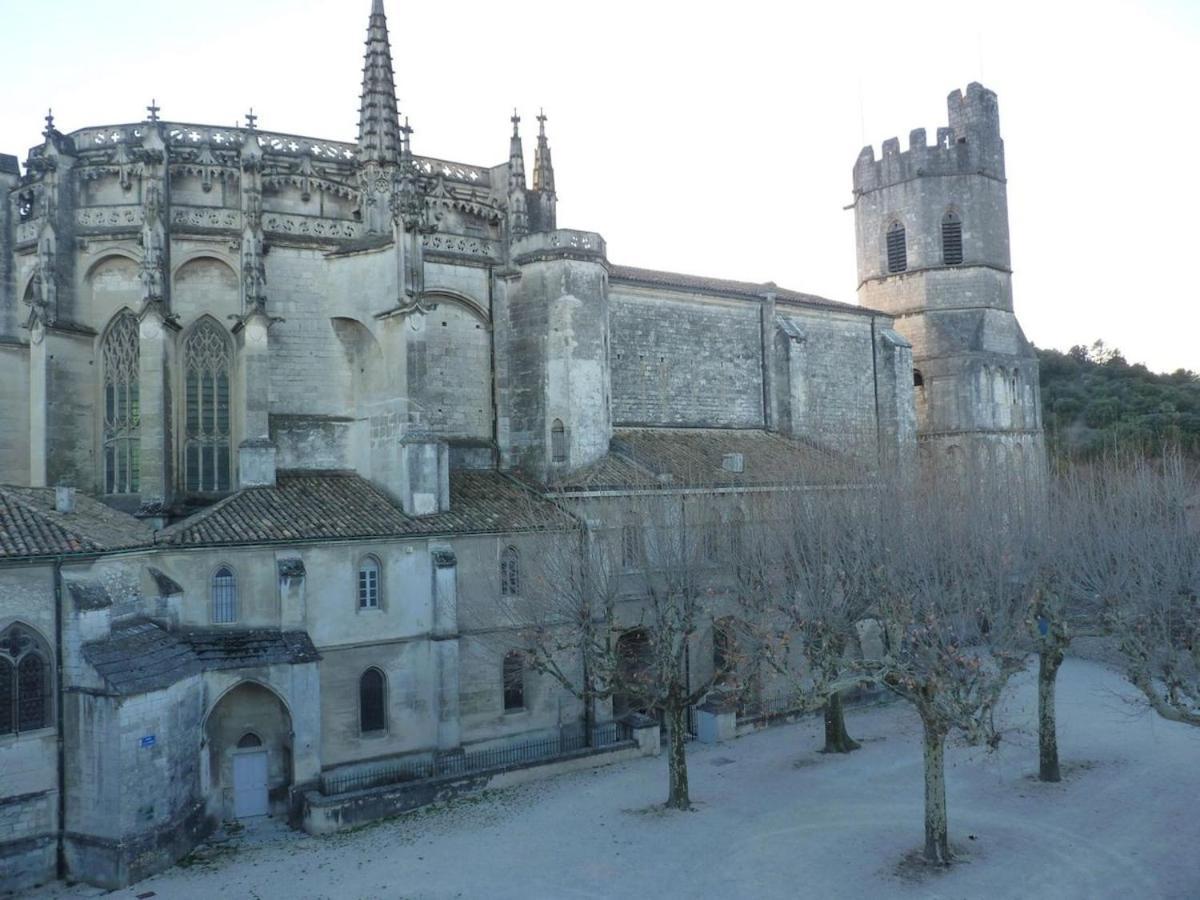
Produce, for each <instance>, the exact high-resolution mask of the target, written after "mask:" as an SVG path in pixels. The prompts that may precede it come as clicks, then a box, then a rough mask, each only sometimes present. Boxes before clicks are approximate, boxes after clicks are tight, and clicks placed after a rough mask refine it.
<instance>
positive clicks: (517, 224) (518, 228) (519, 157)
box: [508, 109, 529, 237]
mask: <svg viewBox="0 0 1200 900" xmlns="http://www.w3.org/2000/svg"><path fill="white" fill-rule="evenodd" d="M511 121H512V126H513V133H512V140H510V141H509V145H508V219H509V230H510V232H511V233H512V235H513V236H514V237H519V236H521V235H523V234H527V233H528V232H529V212H528V208H527V205H526V202H525V151H524V149H523V148H522V147H521V132H520V130H519V129H520V124H521V117H520V116H519V115H518V114H517V111H516V109H514V110H513V114H512V120H511Z"/></svg>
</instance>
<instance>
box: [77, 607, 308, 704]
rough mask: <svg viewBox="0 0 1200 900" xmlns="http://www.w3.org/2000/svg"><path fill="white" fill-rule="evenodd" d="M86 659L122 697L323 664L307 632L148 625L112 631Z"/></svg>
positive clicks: (86, 648)
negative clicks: (195, 679)
mask: <svg viewBox="0 0 1200 900" xmlns="http://www.w3.org/2000/svg"><path fill="white" fill-rule="evenodd" d="M83 656H84V658H85V659H86V660H87V661H88V662H89V663H90V664H91V665H92V667H93V668H94V669H95V670H96V671H97V672H98V673H99V674H100V676H101V677H102V678H103V679H104V681H105V683H106V684H107V685H108V686H109V688H110V689H111V690H113V691H115V692H116V693H118V694H142V693H146V692H147V691H155V690H159V689H161V688H164V687H167V686H168V685H171V684H174V683H175V682H177V681H181V680H182V679H184V678H187V677H188V676H189V675H195V674H197V673H199V672H207V671H212V670H215V669H240V668H245V667H249V666H268V665H276V664H280V663H286V664H291V665H295V664H299V663H310V662H317V661H318V660H319V659H320V658H321V656H320V654H319V653H318V652H317V648H316V647H314V646H313V642H312V640H311V639H310V638H309V636H308V634H307V633H306V632H303V631H270V630H266V629H220V630H217V629H212V630H197V631H167V630H166V629H165V628H163V627H162V626H160V625H157V624H155V623H154V622H147V621H144V620H136V621H131V622H124V623H121V624H119V625H116V626H114V627H113V630H112V633H111V634H110V635H109V637H107V638H106V639H104V640H102V641H92V642H91V643H87V644H84V645H83Z"/></svg>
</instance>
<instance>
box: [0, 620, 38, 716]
mask: <svg viewBox="0 0 1200 900" xmlns="http://www.w3.org/2000/svg"><path fill="white" fill-rule="evenodd" d="M49 724H50V654H49V652H48V651H47V650H46V649H45V647H44V646H43V644H42V642H41V641H40V640H39V639H38V637H37V635H36V634H35V633H34V632H33V631H32V630H31V629H29V628H26V627H25V626H24V625H20V624H15V625H10V626H8V628H6V629H4V631H3V632H0V734H20V733H21V732H22V731H36V730H37V729H39V728H45V727H46V726H47V725H49Z"/></svg>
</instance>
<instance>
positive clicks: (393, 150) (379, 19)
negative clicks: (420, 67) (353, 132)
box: [358, 0, 400, 162]
mask: <svg viewBox="0 0 1200 900" xmlns="http://www.w3.org/2000/svg"><path fill="white" fill-rule="evenodd" d="M358 149H359V155H360V158H361V159H362V160H363V161H364V162H371V161H375V162H395V161H396V159H397V157H398V155H399V152H400V113H399V110H398V109H397V104H396V77H395V74H394V73H393V71H392V47H391V44H390V43H389V42H388V30H387V16H385V15H384V12H383V0H373V2H372V4H371V20H370V24H369V25H368V26H367V50H366V53H365V54H364V55H363V81H362V96H361V98H360V105H359V110H358Z"/></svg>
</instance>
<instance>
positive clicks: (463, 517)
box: [159, 471, 573, 546]
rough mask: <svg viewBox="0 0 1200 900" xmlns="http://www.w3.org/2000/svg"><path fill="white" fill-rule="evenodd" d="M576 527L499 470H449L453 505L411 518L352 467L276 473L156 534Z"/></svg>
mask: <svg viewBox="0 0 1200 900" xmlns="http://www.w3.org/2000/svg"><path fill="white" fill-rule="evenodd" d="M556 525H557V526H558V527H562V528H570V527H573V520H571V519H570V518H569V517H567V516H566V515H565V514H564V513H562V512H561V511H559V509H558V507H556V506H555V505H554V504H552V503H550V502H548V501H546V500H543V499H541V498H540V497H538V496H536V495H535V494H533V493H532V492H531V491H529V490H527V489H525V488H523V487H521V486H520V485H519V484H517V483H514V482H513V481H512V480H511V479H509V478H506V477H504V476H503V475H501V474H500V473H498V472H488V471H476V472H454V473H452V474H451V476H450V510H449V512H445V513H438V514H437V515H432V516H422V517H420V518H414V517H411V516H407V515H405V514H404V511H403V510H401V508H400V506H399V505H398V504H397V503H395V502H394V501H393V500H392V499H391V497H389V496H388V495H387V494H386V493H385V492H384V491H383V489H381V488H379V487H377V486H376V485H374V484H372V483H371V482H370V481H368V480H367V479H365V478H363V477H361V476H360V475H357V474H355V473H353V472H287V471H284V472H280V473H279V477H278V479H277V481H276V485H275V487H255V488H246V489H244V490H241V491H238V492H237V493H236V494H234V495H232V496H231V497H227V498H225V499H224V500H222V501H221V502H219V503H216V504H214V505H213V506H211V507H209V508H208V509H206V510H203V511H202V512H199V513H196V514H195V515H193V516H191V517H189V518H187V519H184V520H183V521H182V522H179V523H177V524H175V525H172V526H171V527H169V528H166V529H164V530H163V531H162V532H160V535H159V537H160V540H162V541H164V542H167V543H173V544H184V545H193V546H194V545H211V544H235V543H260V542H276V541H305V540H323V539H349V538H370V537H407V536H412V537H417V536H421V535H438V534H462V533H466V534H480V533H485V534H486V533H509V532H514V531H531V530H541V529H544V528H553V527H555V526H556Z"/></svg>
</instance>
